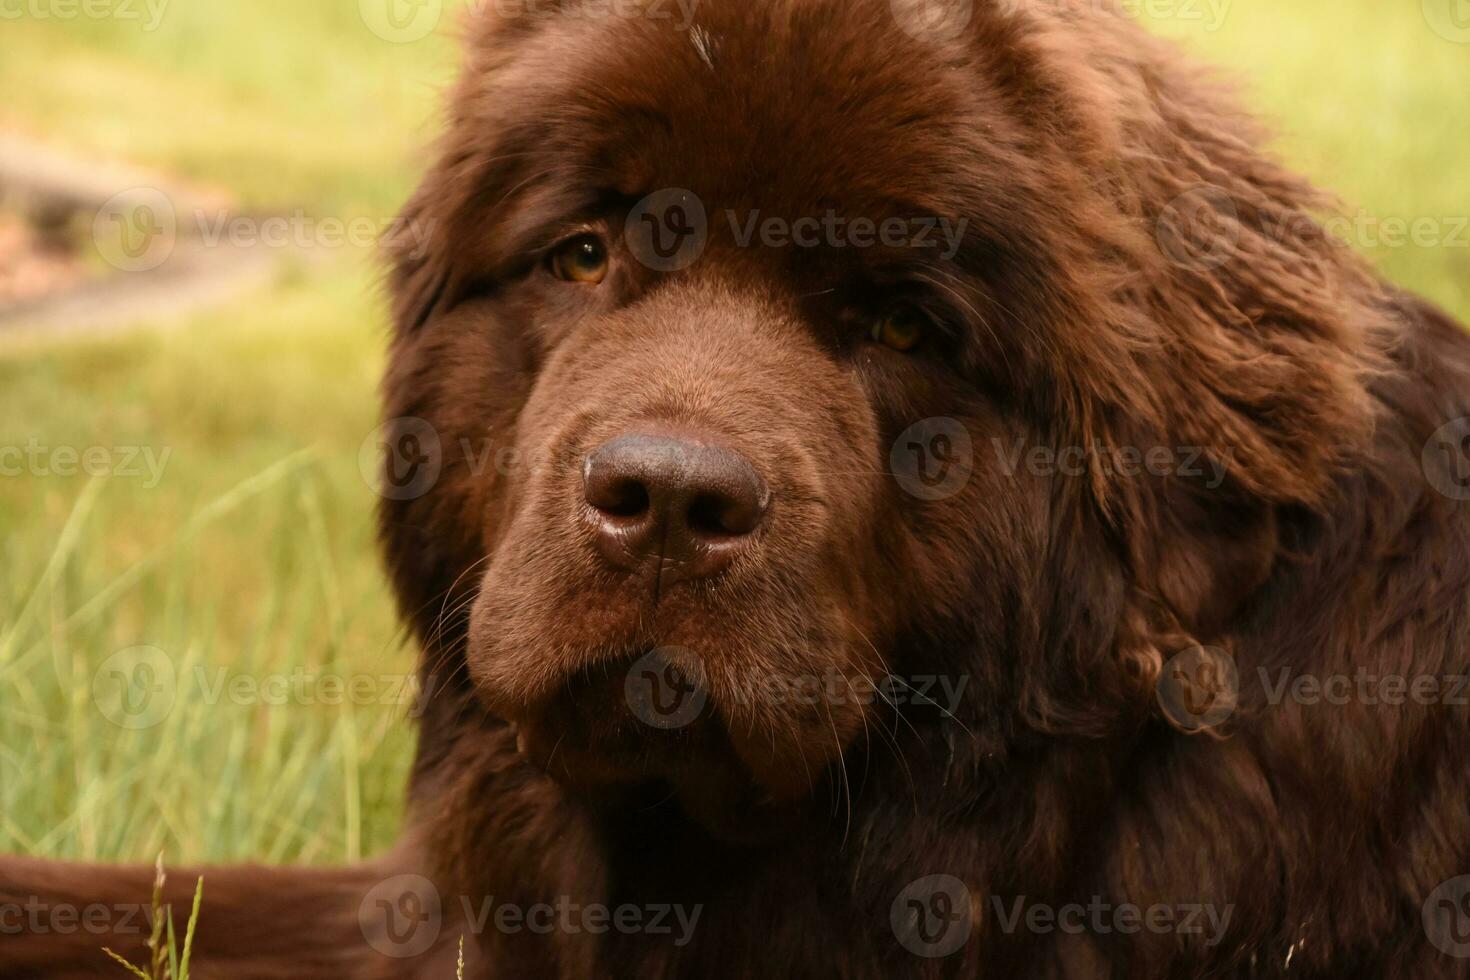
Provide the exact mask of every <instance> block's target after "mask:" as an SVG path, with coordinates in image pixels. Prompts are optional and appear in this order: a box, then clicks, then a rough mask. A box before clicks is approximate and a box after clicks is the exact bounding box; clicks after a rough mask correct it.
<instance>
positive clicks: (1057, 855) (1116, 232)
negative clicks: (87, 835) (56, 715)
mask: <svg viewBox="0 0 1470 980" xmlns="http://www.w3.org/2000/svg"><path fill="white" fill-rule="evenodd" d="M492 6H493V5H492ZM1097 6H1099V5H1096V4H1083V3H1080V2H1079V3H1069V2H1065V0H1057V2H1050V3H1035V4H1031V3H1019V4H1018V3H1004V2H1000V0H977V2H976V3H975V4H974V6H973V9H971V7H970V6H969V5H964V4H957V5H952V6H950V7H945V6H944V5H938V6H936V5H934V4H925V3H922V2H919V0H913V2H910V0H707V2H705V3H703V4H701V5H700V6H699V7H698V10H697V16H696V17H695V19H694V23H693V24H692V25H682V24H679V23H678V18H677V17H675V16H673V11H672V8H671V6H670V5H669V4H666V3H660V2H649V3H645V4H641V5H635V6H633V7H629V6H628V5H618V4H614V5H611V7H609V5H607V4H591V3H578V2H573V0H565V2H560V3H554V4H552V3H548V4H543V5H541V7H540V8H534V5H532V7H527V8H525V9H522V8H519V7H518V8H517V10H518V11H520V12H519V13H517V14H510V13H500V14H492V13H489V12H488V11H487V12H485V13H482V14H480V15H478V16H477V18H476V20H475V23H474V28H473V31H474V33H473V37H472V40H471V43H470V49H469V51H470V57H469V63H468V66H467V69H466V71H465V74H464V77H463V79H462V81H461V82H460V85H459V87H458V89H457V91H456V92H455V95H454V98H453V112H452V126H451V129H450V131H449V134H448V136H447V137H446V139H445V141H444V144H443V147H442V150H441V153H440V155H439V158H438V162H437V164H436V165H435V166H434V167H433V169H432V170H431V172H430V173H429V175H428V177H427V178H426V180H425V181H424V183H423V185H422V187H421V188H420V190H419V192H418V193H417V194H416V195H415V197H414V198H413V200H412V202H411V203H410V205H409V214H410V216H411V217H412V218H413V219H414V220H415V222H416V224H415V227H422V228H428V229H431V234H430V237H429V239H428V240H427V241H421V242H416V243H414V247H412V248H404V249H403V250H402V251H401V253H400V254H398V255H397V256H396V267H395V271H394V274H393V280H392V281H393V289H394V293H395V297H396V302H395V316H396V320H397V330H396V335H395V339H394V343H393V349H392V358H391V367H390V370H389V375H388V378H387V382H386V387H385V393H386V400H387V416H388V417H389V418H390V419H391V420H392V421H391V422H390V423H389V426H390V433H391V438H390V440H389V442H390V444H391V445H392V446H393V447H395V449H398V448H404V447H408V446H410V445H412V446H414V447H416V449H415V453H414V455H413V457H412V458H410V457H409V455H407V454H398V453H395V454H394V455H393V456H392V458H390V460H389V463H390V469H389V480H388V482H387V483H386V484H385V495H386V497H387V499H386V502H385V505H384V507H383V508H382V532H383V543H384V547H385V551H386V554H387V558H388V563H389V566H390V568H391V570H392V572H393V576H394V581H395V584H396V587H397V589H398V594H399V597H400V601H401V607H402V610H403V611H404V613H405V615H406V616H407V617H408V618H409V619H410V621H411V622H412V623H413V625H414V627H415V629H416V631H417V634H418V637H419V639H420V641H421V642H422V644H423V647H424V654H423V678H424V682H425V690H426V692H427V694H426V698H427V700H426V704H425V706H424V718H423V724H422V736H421V744H420V754H419V761H418V765H417V768H416V771H415V774H414V779H413V784H412V787H411V790H410V816H409V823H410V831H409V833H408V834H407V836H406V838H405V841H404V843H403V845H402V846H401V848H400V849H399V850H398V851H397V852H395V854H393V855H392V856H391V857H390V858H388V859H385V860H384V861H383V862H382V863H381V864H379V865H375V866H373V867H369V868H361V869H354V870H352V871H345V872H341V873H330V872H311V873H304V872H303V873H294V872H265V871H260V870H251V869H243V870H219V871H212V872H210V877H211V880H212V881H213V882H214V884H213V885H212V886H211V892H210V895H211V897H210V898H209V899H208V900H207V901H206V903H205V912H204V916H203V920H202V924H201V934H200V945H201V951H200V953H199V954H198V959H197V960H196V962H197V970H198V973H199V975H200V976H203V977H209V976H244V977H274V976H282V977H285V976H292V977H308V976H321V977H342V976H349V977H376V976H394V977H402V976H412V977H447V976H452V975H453V970H454V947H455V945H456V944H457V942H458V940H459V938H460V937H461V936H467V937H468V943H467V953H466V955H467V957H468V959H469V963H468V975H471V976H477V977H543V976H559V977H568V978H584V977H617V978H624V977H640V978H673V977H707V976H730V977H746V976H751V977H755V976H761V977H765V976H773V977H850V978H875V980H876V978H888V977H900V976H916V977H917V976H935V977H937V976H964V977H980V976H985V977H1034V978H1062V977H1066V978H1108V977H1114V978H1124V977H1126V978H1181V980H1183V978H1191V980H1192V978H1207V977H1221V978H1223V977H1231V978H1234V977H1262V978H1268V977H1293V978H1328V977H1331V978H1342V977H1373V978H1405V980H1408V978H1415V980H1429V978H1450V977H1470V958H1466V956H1467V955H1470V900H1467V898H1466V895H1467V892H1470V879H1466V878H1463V877H1461V876H1464V875H1470V791H1467V790H1470V761H1467V760H1470V724H1467V722H1470V717H1467V714H1470V712H1467V708H1466V707H1465V701H1466V700H1467V699H1466V695H1465V692H1464V691H1463V690H1461V689H1460V682H1461V681H1462V679H1463V677H1464V676H1465V675H1466V674H1467V673H1470V619H1467V615H1466V614H1467V611H1470V610H1467V595H1470V593H1467V585H1470V520H1467V510H1466V505H1465V503H1464V502H1463V501H1464V500H1465V499H1466V498H1470V479H1466V478H1465V476H1464V474H1463V472H1462V468H1463V463H1464V456H1463V451H1464V449H1465V447H1466V446H1467V445H1470V439H1467V436H1470V422H1467V421H1466V417H1467V416H1470V342H1467V340H1466V338H1465V337H1464V336H1463V335H1462V332H1461V330H1460V329H1459V328H1458V327H1457V326H1456V325H1455V324H1453V323H1451V322H1450V321H1449V320H1448V319H1447V318H1446V317H1445V316H1443V315H1442V314H1440V313H1438V312H1437V311H1435V310H1433V309H1432V308H1430V307H1429V306H1428V305H1426V304H1424V303H1422V302H1420V301H1418V300H1416V299H1414V298H1412V297H1408V296H1405V295H1402V294H1399V293H1397V292H1395V291H1394V290H1393V289H1391V288H1389V287H1387V286H1386V285H1384V284H1383V283H1382V282H1380V281H1379V280H1378V279H1377V278H1376V277H1375V276H1374V275H1373V274H1372V273H1371V272H1370V271H1369V270H1368V269H1367V268H1365V266H1364V264H1363V263H1362V262H1361V261H1360V260H1359V259H1357V258H1356V257H1354V255H1353V254H1352V252H1350V251H1349V250H1348V249H1346V248H1345V247H1343V246H1342V245H1341V244H1340V243H1338V242H1335V241H1334V240H1332V239H1331V238H1330V237H1329V236H1328V235H1326V234H1325V233H1324V232H1323V230H1322V228H1321V225H1320V224H1319V223H1318V221H1317V219H1316V218H1314V217H1313V215H1314V213H1316V212H1319V211H1320V209H1321V208H1322V207H1323V201H1322V200H1321V199H1320V198H1319V197H1318V195H1317V194H1316V193H1315V192H1314V191H1313V190H1312V189H1311V188H1310V187H1309V186H1308V185H1307V184H1306V183H1305V182H1304V181H1302V180H1301V179H1299V178H1297V177H1295V176H1293V175H1292V174H1291V173H1289V172H1287V171H1285V170H1283V169H1282V168H1281V167H1280V166H1279V165H1278V164H1277V163H1275V162H1274V161H1273V160H1271V159H1270V158H1269V157H1267V156H1264V155H1263V154H1262V152H1261V151H1260V150H1259V148H1258V147H1259V143H1260V136H1259V134H1258V133H1257V132H1256V130H1255V129H1254V127H1253V126H1252V125H1251V124H1250V123H1249V122H1248V121H1246V120H1245V119H1244V118H1243V117H1242V116H1241V115H1239V114H1238V113H1237V112H1236V111H1235V110H1234V109H1233V108H1232V107H1231V106H1229V105H1228V104H1226V103H1225V102H1223V101H1222V99H1221V97H1220V95H1219V93H1218V92H1217V91H1216V90H1215V88H1214V87H1213V86H1212V85H1210V84H1208V83H1205V82H1202V81H1200V80H1199V79H1198V78H1197V77H1196V75H1195V74H1194V73H1193V72H1192V71H1191V70H1190V69H1189V68H1188V67H1187V66H1186V65H1185V64H1183V63H1181V60H1180V59H1179V58H1178V56H1177V55H1176V53H1175V52H1174V51H1173V50H1172V49H1171V48H1169V47H1167V46H1165V45H1164V44H1162V43H1160V42H1157V41H1154V40H1152V39H1150V38H1149V37H1148V36H1146V35H1145V34H1144V33H1143V32H1142V31H1140V30H1139V29H1137V28H1136V27H1135V26H1133V25H1132V24H1131V23H1128V22H1126V21H1125V20H1123V19H1120V18H1117V17H1114V16H1111V15H1106V14H1101V13H1099V12H1097V10H1096V9H1095V8H1096V7H1097ZM533 8H534V9H535V10H537V11H538V12H537V13H535V14H534V15H533V13H531V10H532V9H533ZM497 9H498V8H497ZM487 449H488V450H489V453H488V454H487V452H486V450H487ZM487 456H488V457H489V458H491V459H492V460H493V462H492V463H491V464H490V465H485V460H486V458H487ZM1365 676H1366V677H1367V678H1370V679H1376V680H1371V681H1370V682H1368V683H1366V684H1365V681H1364V678H1365ZM1349 680H1350V681H1351V683H1350V684H1348V683H1343V682H1345V681H1349ZM1313 692H1316V693H1315V694H1314V693H1313ZM1396 692H1397V693H1396ZM175 877H176V879H177V880H178V881H179V882H180V887H181V888H182V887H183V885H184V884H186V883H187V882H188V881H191V880H192V878H191V877H190V875H189V874H188V873H180V874H178V875H176V876H175ZM149 880H150V875H149V874H148V873H147V872H144V871H141V870H140V871H126V870H102V869H77V868H65V867H56V866H49V865H40V864H31V863H25V862H17V861H11V860H7V861H4V862H0V907H3V903H4V902H7V901H9V902H12V903H17V902H19V903H24V902H26V901H28V900H31V899H29V898H28V897H29V896H38V898H37V899H35V900H39V901H49V902H52V903H60V902H67V901H71V902H78V901H83V900H95V901H104V902H112V903H117V902H127V901H133V902H137V901H145V900H146V895H147V888H148V882H149ZM3 943H4V945H3V946H0V976H4V977H18V976H27V977H29V976H47V977H50V976H83V975H85V976H92V975H97V974H104V975H105V973H106V970H107V969H108V966H107V964H106V963H105V962H104V961H102V960H101V959H99V957H98V955H97V953H96V949H97V947H98V946H101V945H104V944H105V945H111V946H113V947H120V946H121V947H127V948H129V949H131V951H132V952H133V953H134V954H137V945H136V937H134V943H133V945H131V946H130V947H129V943H128V939H127V938H126V937H113V938H109V939H106V940H105V941H104V940H98V939H97V938H96V937H88V936H59V935H54V934H49V933H38V932H35V931H32V932H29V933H27V932H22V933H21V934H20V935H18V936H13V935H7V936H5V937H4V939H3Z"/></svg>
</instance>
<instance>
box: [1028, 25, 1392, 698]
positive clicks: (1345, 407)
mask: <svg viewBox="0 0 1470 980" xmlns="http://www.w3.org/2000/svg"><path fill="white" fill-rule="evenodd" d="M1072 16H1089V17H1094V18H1097V19H1098V21H1099V23H1098V24H1097V25H1096V27H1097V29H1096V30H1089V31H1086V32H1079V31H1077V30H1076V29H1075V25H1069V24H1066V23H1064V21H1065V20H1066V19H1067V18H1068V17H1072ZM1007 24H1008V27H1009V29H1010V30H1012V31H1015V32H1016V38H1017V41H1018V44H1017V46H1016V47H1015V48H1014V50H1019V51H1023V52H1029V57H1026V56H1023V57H1022V59H1021V63H1022V67H1021V69H1020V70H1019V73H1020V74H1022V75H1023V76H1024V77H1025V78H1026V80H1027V83H1028V84H1027V85H1026V87H1025V91H1024V98H1025V99H1027V100H1028V101H1029V102H1030V103H1031V105H1030V108H1029V111H1028V114H1029V115H1030V116H1032V117H1040V118H1045V119H1050V120H1052V121H1053V123H1052V126H1051V127H1050V128H1049V129H1047V130H1046V131H1044V133H1043V135H1042V136H1041V137H1039V140H1040V141H1041V146H1042V149H1041V150H1040V151H1039V152H1040V153H1048V154H1055V160H1054V163H1053V165H1052V166H1051V167H1049V168H1048V169H1049V170H1054V171H1055V172H1056V173H1057V174H1058V175H1059V176H1057V177H1055V178H1053V179H1055V180H1056V181H1058V182H1063V183H1065V185H1066V186H1065V187H1063V188H1062V192H1063V193H1062V196H1059V197H1058V198H1057V199H1062V200H1071V201H1075V202H1077V204H1076V206H1075V207H1074V208H1073V209H1072V211H1071V212H1070V213H1069V215H1068V218H1069V220H1068V223H1067V226H1066V229H1065V234H1057V235H1055V237H1054V240H1053V242H1052V245H1051V249H1050V250H1051V251H1052V252H1053V253H1054V254H1055V255H1057V256H1059V258H1058V259H1056V260H1055V266H1056V268H1055V270H1053V269H1050V268H1049V269H1047V270H1046V273H1047V282H1048V289H1049V291H1050V299H1051V303H1052V306H1053V307H1054V310H1053V312H1052V314H1051V315H1050V316H1049V317H1048V319H1049V321H1050V323H1051V326H1050V327H1049V329H1048V333H1047V337H1046V340H1047V342H1048V343H1047V350H1046V351H1045V352H1044V353H1042V354H1039V355H1036V356H1037V357H1038V359H1045V361H1046V363H1045V366H1044V376H1045V377H1049V378H1050V379H1051V381H1050V383H1051V384H1053V385H1055V395H1054V404H1053V405H1052V406H1050V409H1051V412H1052V417H1053V418H1054V419H1055V420H1057V421H1056V423H1055V424H1056V426H1057V428H1058V429H1059V430H1060V431H1058V432H1057V433H1056V434H1055V438H1056V439H1057V440H1058V441H1059V442H1061V443H1063V444H1067V445H1080V446H1082V447H1084V448H1092V447H1105V448H1107V449H1110V450H1119V449H1122V448H1131V449H1133V450H1134V451H1139V452H1143V453H1146V452H1148V451H1149V450H1150V449H1157V450H1159V451H1160V452H1162V453H1163V454H1165V455H1166V456H1167V457H1168V459H1169V460H1170V463H1169V466H1170V467H1171V471H1170V472H1167V473H1163V474H1159V473H1153V472H1148V471H1147V467H1145V468H1144V469H1145V471H1144V472H1133V473H1131V474H1130V473H1120V472H1118V470H1117V468H1108V467H1098V469H1097V470H1096V471H1095V472H1094V473H1093V474H1092V475H1091V479H1090V481H1089V484H1090V485H1089V487H1088V491H1089V493H1088V503H1087V506H1091V507H1093V508H1095V510H1096V513H1097V515H1098V518H1097V519H1098V522H1099V523H1100V524H1101V525H1102V526H1104V527H1105V528H1107V529H1108V533H1109V534H1110V535H1111V536H1112V538H1113V540H1114V542H1115V549H1116V551H1117V552H1118V553H1119V554H1120V555H1121V556H1122V557H1123V560H1124V563H1125V565H1126V567H1127V576H1128V579H1129V582H1128V591H1129V594H1130V599H1129V611H1128V614H1127V615H1126V616H1125V617H1124V619H1125V620H1127V623H1126V624H1125V627H1124V629H1123V633H1124V634H1125V635H1123V636H1122V637H1121V639H1120V656H1121V657H1122V658H1123V659H1124V660H1125V661H1127V665H1126V666H1127V669H1128V670H1129V671H1130V672H1132V673H1133V674H1134V675H1135V676H1136V677H1137V678H1138V679H1139V681H1140V682H1142V684H1143V685H1144V686H1145V687H1151V685H1152V681H1153V679H1154V678H1155V677H1156V676H1157V670H1158V669H1159V668H1160V667H1162V664H1163V662H1165V661H1166V660H1167V659H1168V657H1169V656H1170V655H1172V653H1175V652H1178V649H1179V648H1180V647H1181V646H1188V645H1190V644H1192V643H1197V642H1199V643H1206V644H1208V643H1210V642H1212V641H1213V640H1215V639H1217V638H1219V637H1223V636H1227V635H1228V632H1229V629H1230V624H1231V618H1232V615H1233V614H1234V613H1235V612H1236V610H1237V609H1238V608H1239V606H1240V604H1241V603H1242V602H1243V601H1244V600H1245V599H1246V598H1247V597H1248V596H1249V595H1250V594H1251V592H1253V591H1254V590H1255V589H1257V588H1258V587H1259V586H1260V585H1261V584H1262V583H1263V582H1264V581H1265V579H1266V576H1267V575H1269V573H1270V571H1271V569H1272V567H1273V566H1274V565H1275V563H1276V561H1277V559H1278V557H1279V555H1280V551H1281V545H1280V542H1279V540H1278V524H1279V520H1280V517H1281V515H1282V514H1284V513H1286V512H1288V511H1290V512H1319V513H1320V512H1323V511H1326V510H1327V509H1329V508H1330V507H1331V506H1333V504H1334V502H1335V494H1337V493H1338V492H1339V490H1338V488H1339V487H1340V485H1341V477H1342V475H1343V473H1344V472H1346V471H1347V470H1349V469H1350V468H1351V467H1352V466H1353V465H1355V463H1356V462H1357V461H1358V460H1360V459H1361V458H1362V457H1363V456H1364V454H1365V453H1366V452H1367V451H1368V447H1369V443H1370V440H1371V437H1372V433H1373V430H1374V423H1375V413H1376V408H1375V402H1374V400H1373V398H1372V397H1371V395H1370V393H1369V388H1368V385H1369V382H1370V380H1371V379H1372V377H1373V376H1374V375H1375V374H1376V373H1377V372H1378V371H1380V370H1382V369H1383V365H1384V358H1383V353H1382V352H1383V349H1384V347H1385V344H1386V341H1385V338H1386V337H1388V336H1389V334H1390V332H1391V331H1390V328H1389V324H1388V321H1389V319H1390V313H1389V312H1388V310H1389V304H1388V303H1387V302H1386V299H1385V296H1384V290H1383V287H1382V285H1381V284H1380V282H1379V281H1378V280H1377V278H1376V277H1375V276H1374V275H1373V274H1372V272H1371V270H1369V269H1368V267H1367V266H1366V264H1365V263H1364V262H1363V261H1362V260H1361V259H1360V258H1358V257H1357V256H1355V255H1354V253H1353V252H1352V250H1351V249H1350V248H1348V247H1347V246H1346V245H1345V244H1344V243H1342V242H1339V241H1336V240H1334V239H1333V238H1332V237H1331V236H1330V235H1329V234H1328V233H1327V232H1326V231H1325V230H1324V227H1323V224H1322V220H1321V216H1322V215H1323V213H1324V212H1327V211H1330V209H1331V208H1332V206H1333V202H1331V201H1330V199H1328V198H1325V197H1324V196H1323V195H1321V194H1320V193H1319V192H1317V191H1316V190H1315V189H1314V188H1313V187H1312V186H1311V185H1310V184H1309V183H1308V182H1307V181H1305V180H1304V179H1302V178H1300V177H1299V176H1297V175H1295V174H1293V173H1291V172H1290V171H1288V170H1287V169H1286V168H1285V167H1283V166H1282V165H1281V164H1280V163H1278V162H1277V161H1276V160H1274V159H1272V158H1271V157H1270V156H1269V155H1268V154H1267V153H1265V152H1264V151H1263V150H1262V148H1261V147H1262V146H1263V144H1264V141H1265V136H1264V134H1263V133H1262V132H1260V131H1259V130H1258V129H1257V128H1256V126H1255V125H1254V124H1253V123H1252V122H1251V121H1250V120H1249V118H1248V117H1247V116H1246V115H1245V114H1244V113H1241V112H1239V111H1237V110H1236V109H1235V107H1234V106H1233V105H1231V104H1230V100H1229V99H1228V97H1225V96H1222V94H1221V87H1220V85H1219V83H1218V80H1216V79H1214V78H1210V77H1202V76H1201V75H1200V74H1199V73H1198V72H1196V71H1195V70H1194V69H1192V68H1190V67H1188V66H1187V62H1186V60H1185V59H1184V58H1183V56H1182V55H1180V54H1179V53H1178V52H1177V51H1176V50H1175V49H1174V47H1173V46H1172V45H1170V44H1168V43H1166V42H1163V41H1159V40H1157V39H1154V38H1151V37H1149V36H1147V35H1146V34H1145V32H1143V30H1142V29H1141V28H1139V27H1138V26H1137V25H1136V24H1133V23H1131V22H1130V21H1128V20H1127V19H1126V18H1121V17H1114V16H1112V15H1110V14H1104V13H1098V12H1093V13H1079V12H1077V11H1068V12H1063V11H1061V10H1060V9H1053V8H1050V7H1047V6H1046V5H1042V6H1041V7H1040V8H1033V7H1032V6H1030V5H1028V6H1026V7H1025V8H1024V9H1022V10H1020V11H1019V12H1017V13H1014V14H1013V15H1012V19H1011V20H1010V21H1008V22H1007ZM1084 37H1085V39H1086V40H1085V43H1084V41H1083V40H1082V38H1084ZM1058 65H1061V66H1065V70H1064V71H1059V70H1057V66H1058ZM1058 134H1065V136H1064V137H1063V136H1059V135H1058ZM1079 270H1081V271H1079ZM1093 458H1095V459H1097V458H1100V457H1096V456H1094V457H1093ZM1101 458H1104V459H1105V458H1106V457H1105V455H1104V457H1101ZM1187 459H1188V460H1192V461H1193V463H1194V469H1195V471H1196V472H1194V473H1182V472H1179V467H1180V466H1182V465H1183V463H1184V461H1185V460H1187Z"/></svg>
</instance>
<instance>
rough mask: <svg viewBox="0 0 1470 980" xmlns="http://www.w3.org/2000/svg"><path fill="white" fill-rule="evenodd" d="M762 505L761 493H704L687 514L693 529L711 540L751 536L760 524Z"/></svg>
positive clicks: (695, 500) (692, 503)
mask: <svg viewBox="0 0 1470 980" xmlns="http://www.w3.org/2000/svg"><path fill="white" fill-rule="evenodd" d="M762 509H763V508H762V503H761V500H760V494H759V493H758V492H756V493H751V494H749V495H743V494H737V495H727V494H724V493H701V494H697V495H696V496H695V497H694V500H693V501H691V502H690V504H689V510H688V512H687V513H686V514H685V518H684V519H685V521H686V522H687V523H688V525H689V530H690V531H692V532H694V533H695V534H700V535H705V536H708V537H711V538H721V537H735V536H739V535H742V534H749V533H751V532H752V531H754V530H755V529H756V527H758V526H759V525H760V518H761V511H762Z"/></svg>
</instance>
